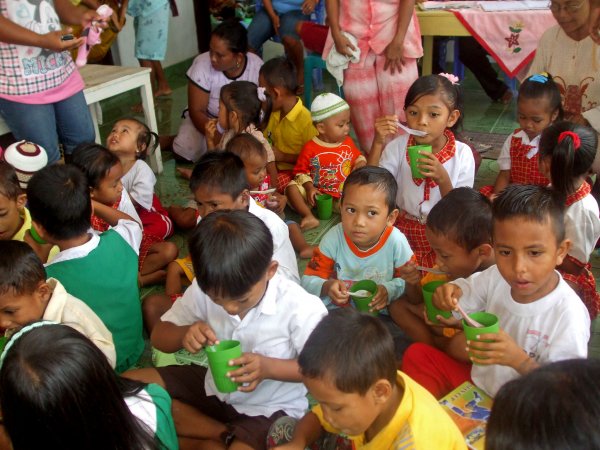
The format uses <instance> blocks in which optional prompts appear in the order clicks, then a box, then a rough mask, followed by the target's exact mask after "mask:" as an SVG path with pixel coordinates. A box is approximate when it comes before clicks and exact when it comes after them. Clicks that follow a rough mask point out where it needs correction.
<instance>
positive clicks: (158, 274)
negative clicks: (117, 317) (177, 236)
mask: <svg viewBox="0 0 600 450" xmlns="http://www.w3.org/2000/svg"><path fill="white" fill-rule="evenodd" d="M157 145H158V135H157V134H156V133H154V132H152V131H150V129H149V128H148V126H147V125H146V124H145V123H142V122H140V121H139V120H137V119H132V118H127V119H121V120H119V121H117V122H116V123H115V124H114V125H113V129H112V131H111V132H110V134H109V135H108V138H107V139H106V147H107V148H108V149H109V150H110V151H111V152H113V153H114V154H115V155H116V156H117V158H119V160H120V161H121V165H122V168H123V175H122V178H121V182H122V183H123V187H124V188H125V190H126V191H127V192H129V195H130V196H131V200H132V201H133V205H134V206H135V209H136V211H137V213H138V215H139V217H140V220H141V221H142V228H143V230H144V238H143V240H142V245H141V246H140V268H141V267H142V266H143V263H144V259H145V257H146V256H147V255H151V254H156V255H157V257H156V259H157V261H156V263H157V264H153V269H154V270H152V271H151V272H153V273H152V274H151V275H152V276H142V277H141V278H140V287H141V286H144V285H147V284H153V283H159V282H161V281H163V280H164V278H165V277H166V274H167V272H166V270H165V267H166V265H167V264H169V262H171V261H173V260H174V259H175V258H176V257H177V251H173V247H174V246H171V245H161V246H157V244H164V243H163V241H164V240H165V239H167V238H168V237H169V236H171V235H172V234H173V222H172V221H171V219H170V217H169V214H168V213H167V211H166V209H165V208H163V206H162V205H161V203H160V200H159V199H158V196H157V195H156V194H155V193H154V185H155V184H156V176H155V175H154V172H152V169H151V168H150V166H149V165H148V164H147V163H146V162H145V161H144V160H145V159H146V156H147V154H148V153H149V152H152V151H154V149H155V148H156V147H157ZM159 247H160V248H159ZM165 261H166V262H165Z"/></svg>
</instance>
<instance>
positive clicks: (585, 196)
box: [540, 121, 600, 320]
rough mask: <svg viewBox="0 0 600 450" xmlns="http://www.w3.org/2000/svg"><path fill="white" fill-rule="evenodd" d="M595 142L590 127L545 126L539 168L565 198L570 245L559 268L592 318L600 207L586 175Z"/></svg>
mask: <svg viewBox="0 0 600 450" xmlns="http://www.w3.org/2000/svg"><path fill="white" fill-rule="evenodd" d="M597 145H598V138H597V135H596V133H595V132H594V130H593V129H592V128H589V127H584V126H582V125H576V124H574V123H570V122H565V121H561V122H557V123H555V124H554V125H551V126H550V127H548V128H547V129H546V130H544V132H543V133H542V138H541V140H540V151H541V157H540V171H541V172H542V173H544V174H545V175H546V176H547V177H548V178H550V180H551V182H552V188H553V189H554V190H556V191H558V192H560V193H561V194H563V195H564V197H565V201H566V211H565V238H566V239H569V240H570V241H571V248H570V249H569V253H568V254H567V257H566V258H565V260H564V261H563V263H562V264H561V265H560V266H559V267H558V271H559V272H560V273H561V275H562V276H563V278H564V279H565V281H567V282H568V283H569V284H570V285H571V287H573V289H575V291H576V292H577V294H578V295H579V296H580V297H581V300H583V303H584V304H585V306H586V307H587V309H588V311H589V313H590V318H591V319H592V320H593V319H594V318H595V317H596V315H597V314H598V311H599V310H600V295H599V294H598V292H596V280H595V279H594V275H593V274H592V271H591V265H590V263H589V259H590V255H591V254H592V252H593V251H594V247H595V245H596V242H597V241H598V239H599V238H600V218H599V215H600V211H599V209H598V203H597V202H596V200H595V199H594V197H593V196H592V195H591V190H592V188H591V186H590V184H589V183H588V182H587V180H586V178H587V176H588V175H589V173H590V171H591V168H592V163H593V162H594V158H595V156H596V147H597Z"/></svg>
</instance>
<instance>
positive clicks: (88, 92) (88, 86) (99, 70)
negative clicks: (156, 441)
mask: <svg viewBox="0 0 600 450" xmlns="http://www.w3.org/2000/svg"><path fill="white" fill-rule="evenodd" d="M150 70H151V69H149V68H145V67H122V66H101V65H96V64H88V65H86V66H84V67H82V68H81V69H79V71H80V73H81V76H82V77H83V81H84V82H85V89H84V90H83V93H84V95H85V100H86V102H87V104H88V105H89V108H90V113H91V114H92V121H93V122H94V130H95V132H96V142H98V143H101V140H100V130H99V128H98V124H101V123H102V109H101V107H100V101H101V100H105V99H107V98H110V97H114V96H115V95H119V94H122V93H123V92H127V91H130V90H132V89H136V88H137V89H139V90H140V95H141V97H142V106H143V108H144V116H145V120H146V124H147V125H148V127H149V128H150V130H152V131H155V132H157V131H158V128H157V124H156V114H155V111H154V97H153V94H152V86H151V84H150ZM9 132H10V130H9V128H8V126H7V125H6V123H5V122H4V120H2V118H0V135H2V134H6V133H9ZM150 166H151V167H152V170H154V171H155V172H156V173H161V172H162V170H163V165H162V156H161V152H160V147H158V148H157V149H156V150H155V152H154V153H153V154H152V155H151V157H150Z"/></svg>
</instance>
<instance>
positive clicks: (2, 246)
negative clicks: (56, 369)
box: [0, 241, 117, 368]
mask: <svg viewBox="0 0 600 450" xmlns="http://www.w3.org/2000/svg"><path fill="white" fill-rule="evenodd" d="M0 253H1V254H2V258H0V327H2V328H3V329H5V330H6V332H7V334H8V335H13V334H14V333H15V332H17V331H18V330H20V329H21V328H22V327H23V326H25V325H29V324H30V323H32V322H37V321H38V320H50V321H53V322H58V323H63V324H65V325H68V326H70V327H71V328H74V329H76V330H77V331H79V332H81V333H83V334H84V335H85V336H86V337H88V338H89V339H90V340H91V341H92V342H93V343H94V344H95V345H96V346H97V347H98V348H99V349H100V350H101V351H102V353H104V355H105V356H106V359H107V360H108V362H109V364H110V366H111V367H113V368H114V367H115V362H116V359H117V358H116V354H115V345H114V344H113V340H112V336H111V334H110V331H108V329H107V328H106V326H105V325H104V324H103V323H102V321H101V320H100V319H99V318H98V316H97V315H96V313H94V311H92V310H91V309H90V307H89V306H87V305H86V304H85V303H83V302H82V301H81V300H79V299H78V298H75V297H73V296H72V295H70V294H69V293H68V292H67V291H66V290H65V288H64V286H63V285H62V284H61V283H60V281H58V280H56V279H54V278H48V279H46V270H45V269H44V265H43V264H42V262H41V261H40V260H39V258H38V257H37V256H36V254H35V253H34V251H33V250H32V249H31V247H29V246H28V245H27V244H25V243H24V242H18V241H0Z"/></svg>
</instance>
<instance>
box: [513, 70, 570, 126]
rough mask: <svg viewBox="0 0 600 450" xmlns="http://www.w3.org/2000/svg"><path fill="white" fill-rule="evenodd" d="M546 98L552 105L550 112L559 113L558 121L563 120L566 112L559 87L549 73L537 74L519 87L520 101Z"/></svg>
mask: <svg viewBox="0 0 600 450" xmlns="http://www.w3.org/2000/svg"><path fill="white" fill-rule="evenodd" d="M542 97H546V98H547V99H548V102H549V103H550V112H551V113H554V112H558V114H557V116H556V120H562V119H563V116H564V110H563V107H562V99H561V97H560V90H559V89H558V85H557V84H556V83H555V82H554V80H553V79H552V75H550V74H548V73H537V74H535V75H531V76H530V77H529V78H527V79H526V80H525V81H523V83H521V86H520V87H519V100H520V99H522V98H529V99H538V98H542Z"/></svg>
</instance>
